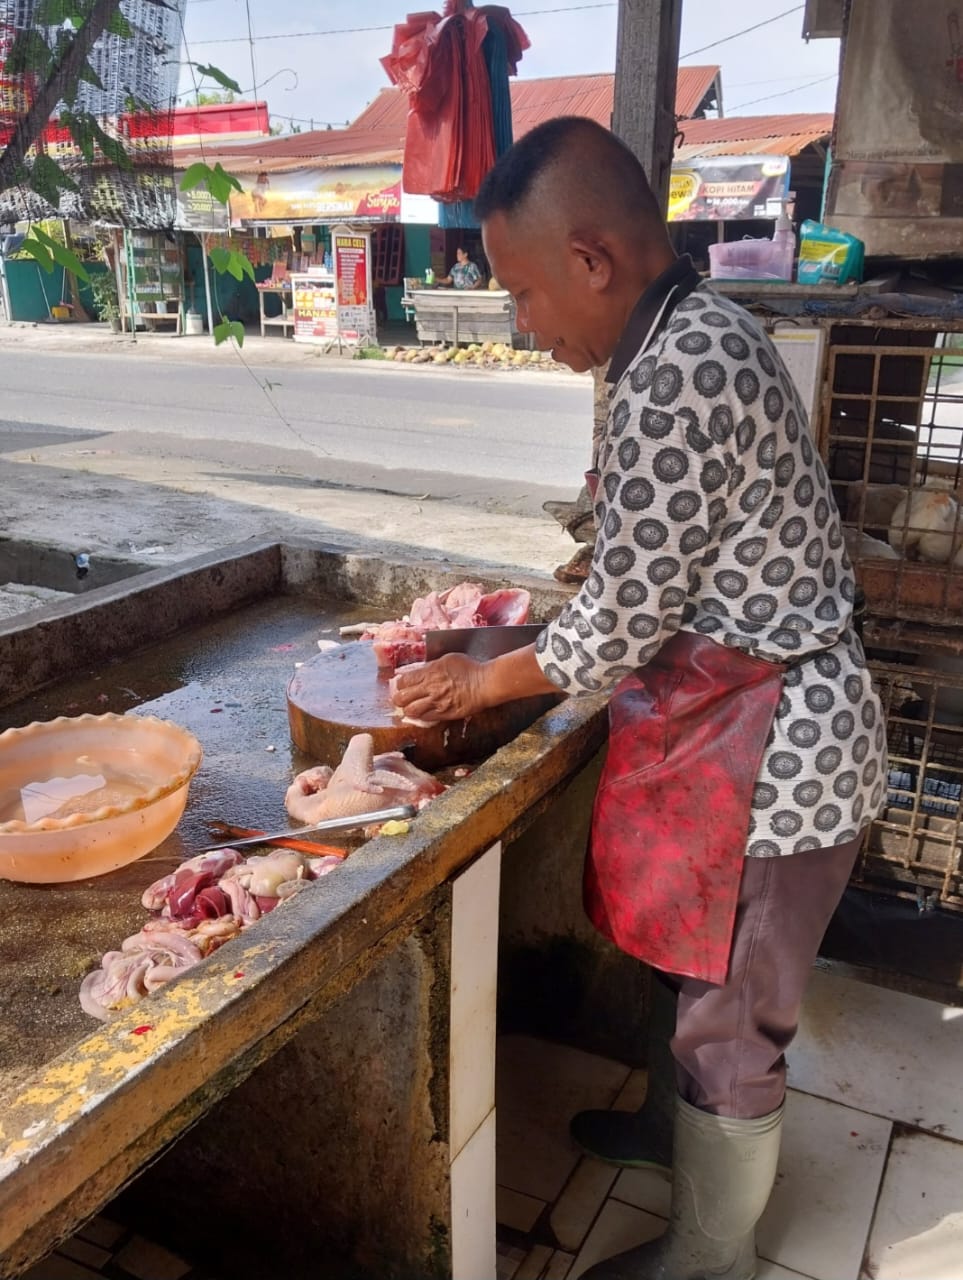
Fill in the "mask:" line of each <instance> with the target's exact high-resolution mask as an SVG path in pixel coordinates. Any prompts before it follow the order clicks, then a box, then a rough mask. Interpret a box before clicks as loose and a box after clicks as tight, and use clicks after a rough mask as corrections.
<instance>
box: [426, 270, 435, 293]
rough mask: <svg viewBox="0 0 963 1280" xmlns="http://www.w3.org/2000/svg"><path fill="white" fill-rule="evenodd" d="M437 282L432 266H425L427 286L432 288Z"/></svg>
mask: <svg viewBox="0 0 963 1280" xmlns="http://www.w3.org/2000/svg"><path fill="white" fill-rule="evenodd" d="M434 283H435V273H434V271H432V269H431V267H425V288H426V289H430V288H431V287H432V286H433V285H434Z"/></svg>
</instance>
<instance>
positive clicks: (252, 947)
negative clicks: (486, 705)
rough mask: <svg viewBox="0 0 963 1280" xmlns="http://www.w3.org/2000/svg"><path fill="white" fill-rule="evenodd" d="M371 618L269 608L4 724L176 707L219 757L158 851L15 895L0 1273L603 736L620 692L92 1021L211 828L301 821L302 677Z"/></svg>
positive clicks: (128, 1173) (256, 1056)
mask: <svg viewBox="0 0 963 1280" xmlns="http://www.w3.org/2000/svg"><path fill="white" fill-rule="evenodd" d="M370 615H371V607H370V606H368V607H361V606H359V605H358V604H357V603H354V602H352V603H348V602H347V601H338V600H337V599H335V600H333V601H332V600H331V599H330V598H328V600H327V601H326V603H322V602H321V601H320V600H319V599H318V598H317V597H316V596H313V595H310V596H308V595H305V594H303V593H302V594H280V595H274V596H270V597H268V598H267V599H264V600H262V601H260V602H258V603H254V604H249V605H246V606H244V607H242V608H239V609H237V610H236V611H235V612H233V613H231V614H228V615H225V616H223V617H222V618H221V619H220V620H219V621H216V622H214V623H209V624H203V625H199V626H192V627H188V628H186V629H184V630H183V631H182V632H180V633H179V634H177V635H176V636H174V637H172V638H168V639H164V640H162V641H160V642H159V643H158V644H156V645H154V646H151V647H150V648H147V649H141V650H140V651H139V652H138V653H136V655H135V656H133V657H126V658H121V659H120V660H118V661H115V662H110V663H105V664H104V665H103V666H102V667H101V668H100V669H99V670H97V671H95V672H85V673H78V676H77V678H76V679H69V680H66V681H60V682H59V683H58V684H56V685H53V686H51V687H49V688H48V689H46V690H45V691H43V692H42V693H40V694H38V695H35V696H32V697H30V698H27V699H24V700H22V701H21V702H19V703H17V704H14V705H11V706H9V707H6V708H4V709H2V710H0V728H7V727H10V726H13V725H19V724H24V723H28V722H29V721H30V720H32V719H49V718H52V717H55V716H57V715H62V714H68V715H77V714H81V713H83V712H91V713H98V712H103V711H134V712H142V713H144V714H151V715H157V716H160V717H164V718H169V719H172V720H174V721H176V722H177V723H179V724H181V725H183V726H184V727H186V728H188V729H190V730H192V731H193V732H194V733H195V734H196V735H197V737H198V738H199V740H200V741H201V744H202V746H203V748H204V752H205V757H204V760H203V763H202V765H201V768H200V771H199V773H198V774H197V776H196V778H195V780H194V782H193V784H192V787H191V792H190V796H189V800H188V807H187V811H186V813H185V815H184V818H183V819H182V821H181V823H180V825H179V827H178V829H177V831H176V832H175V833H174V835H173V836H172V837H171V838H170V839H169V840H168V841H167V842H165V844H164V845H163V846H161V848H159V849H158V850H156V851H155V852H154V853H153V854H151V855H148V856H147V857H146V858H144V859H142V860H140V861H138V862H136V863H132V864H131V865H129V866H128V867H126V868H123V869H121V870H119V871H117V872H114V873H111V874H109V875H106V876H102V877H97V878H95V879H92V880H89V881H79V882H75V883H73V884H66V885H61V886H50V887H39V888H38V887H31V886H26V885H18V884H13V883H10V882H6V881H0V911H2V912H3V920H4V927H3V929H2V930H0V1277H4V1278H6V1277H7V1276H16V1275H19V1274H20V1272H21V1271H22V1270H23V1269H25V1267H27V1266H29V1265H30V1263H32V1262H33V1261H35V1260H36V1259H37V1258H39V1257H41V1256H43V1255H44V1254H45V1253H46V1252H47V1251H48V1250H49V1249H50V1248H51V1247H52V1245H53V1244H55V1243H56V1241H57V1240H59V1239H62V1238H63V1237H64V1236H65V1235H67V1234H70V1233H71V1232H72V1231H73V1230H75V1229H76V1226H77V1225H78V1224H79V1223H80V1222H82V1221H84V1220H85V1218H86V1217H87V1216H89V1215H90V1214H91V1213H93V1212H95V1211H96V1210H97V1209H99V1208H100V1207H101V1206H102V1205H103V1204H104V1203H105V1202H106V1201H107V1200H108V1199H109V1198H110V1197H111V1196H112V1195H113V1194H115V1193H116V1191H117V1190H118V1188H120V1187H121V1186H123V1185H124V1184H125V1183H126V1182H127V1181H129V1179H130V1178H131V1177H133V1176H134V1175H136V1173H137V1172H138V1171H139V1170H140V1169H141V1168H142V1167H143V1166H144V1164H145V1163H147V1162H148V1161H150V1159H151V1158H152V1157H153V1156H154V1155H156V1154H157V1153H158V1152H159V1151H161V1150H163V1149H164V1147H165V1146H166V1145H168V1144H169V1143H170V1142H171V1141H172V1140H173V1139H175V1138H176V1137H178V1136H179V1135H180V1134H181V1133H182V1132H183V1131H184V1129H185V1128H187V1127H188V1126H189V1125H191V1124H192V1123H193V1122H194V1121H195V1120H197V1119H198V1118H199V1117H200V1116H202V1115H203V1114H205V1113H206V1112H207V1111H208V1110H210V1108H211V1107H212V1106H213V1105H214V1104H215V1103H216V1102H217V1101H218V1099H219V1098H221V1097H224V1096H225V1095H226V1094H228V1093H230V1092H231V1091H232V1090H233V1089H234V1088H236V1087H237V1085H238V1084H239V1083H240V1082H241V1081H242V1080H244V1079H245V1078H246V1077H247V1075H249V1074H250V1072H251V1071H253V1070H254V1069H255V1068H256V1067H257V1065H258V1064H259V1063H261V1062H263V1061H265V1060H266V1059H267V1058H268V1057H270V1056H271V1055H272V1054H273V1053H276V1052H277V1050H278V1049H279V1048H280V1047H281V1046H282V1045H284V1044H285V1043H287V1041H288V1040H289V1039H290V1038H291V1037H292V1036H294V1035H295V1034H296V1033H297V1031H298V1028H299V1026H300V1025H302V1024H303V1021H304V1019H306V1018H308V1019H310V1018H317V1017H318V1016H320V1015H321V1014H323V1012H324V1010H325V1009H326V1008H327V1007H328V1005H329V1004H330V1003H331V1002H332V1001H333V1000H334V999H336V998H337V994H338V992H339V991H340V990H343V989H346V984H348V985H350V984H351V983H352V982H353V981H355V980H356V977H357V975H358V974H359V973H361V972H363V971H364V967H365V965H366V964H367V963H371V962H373V959H374V957H375V956H376V955H378V954H381V953H383V951H384V948H386V947H389V946H391V947H393V946H397V945H398V940H400V939H402V938H404V937H405V936H406V931H408V930H410V929H412V928H414V927H416V926H417V924H418V921H419V920H420V919H421V918H422V916H423V915H424V913H425V911H426V910H428V906H427V904H428V902H429V900H430V898H431V897H432V895H433V894H434V893H435V891H436V889H437V887H438V886H439V885H442V884H445V883H446V882H448V881H450V880H451V879H452V877H453V876H455V875H457V874H458V873H459V872H460V871H461V870H463V869H464V868H465V867H466V866H467V865H468V864H469V863H471V862H472V861H473V859H474V858H476V857H477V856H478V855H480V854H481V853H483V852H484V851H485V850H486V849H488V848H490V847H491V845H492V844H494V843H495V842H496V841H500V840H501V841H509V842H510V841H511V840H512V839H514V838H515V837H516V836H517V834H518V833H519V832H521V831H523V830H524V829H525V828H526V827H527V825H528V824H529V823H530V822H531V821H533V820H534V817H535V816H536V815H537V814H538V813H539V812H541V810H542V808H544V806H545V805H547V804H549V803H550V801H551V798H552V796H553V795H554V794H555V792H556V790H557V789H559V788H561V787H563V786H565V785H566V784H567V782H568V781H569V780H570V779H571V778H572V777H573V776H574V775H575V774H576V773H577V772H578V771H579V770H580V769H582V768H583V767H584V766H585V765H587V764H588V763H589V761H591V760H592V759H593V758H594V756H595V754H596V753H597V751H598V750H599V748H600V746H601V745H602V743H603V742H604V739H605V733H606V725H605V709H604V700H602V699H600V698H598V697H590V698H584V699H572V700H566V701H563V702H561V703H560V704H559V705H558V706H557V707H555V708H553V709H552V710H550V711H549V712H547V713H546V714H545V715H544V716H542V718H541V719H540V720H538V721H536V722H535V723H534V724H533V725H531V727H530V728H528V729H526V730H524V731H523V732H522V733H520V734H519V735H518V736H517V737H516V738H515V739H514V740H513V741H512V742H510V743H509V744H508V745H507V746H505V747H504V748H502V749H501V750H499V751H497V752H496V753H495V754H494V755H493V756H491V757H490V758H489V759H487V760H485V761H484V762H483V763H482V764H480V765H479V767H477V768H476V769H474V770H473V771H472V772H471V773H470V776H468V777H466V778H465V779H463V780H461V781H459V782H458V784H457V785H456V786H453V787H451V788H450V789H449V791H448V792H447V793H446V794H444V795H442V796H440V797H438V798H437V799H436V800H434V801H433V802H432V804H431V805H429V806H428V807H427V808H426V809H425V810H424V811H423V812H422V813H420V814H419V815H418V817H417V818H416V819H415V820H414V821H413V822H412V823H411V829H410V831H409V833H408V834H406V835H402V836H394V837H393V836H383V837H379V838H377V839H372V840H367V841H364V842H362V843H360V844H355V845H354V846H353V852H352V856H351V857H350V858H349V859H348V861H347V862H346V863H345V865H344V867H342V868H339V869H338V870H337V871H336V872H334V873H333V874H331V875H329V876H326V877H325V878H324V879H323V880H321V881H320V882H319V883H318V884H317V885H316V886H313V887H312V888H311V889H309V890H307V891H305V892H304V893H301V894H298V895H296V896H295V897H294V898H293V899H292V900H290V901H289V902H287V903H285V904H284V905H283V907H281V908H279V909H278V910H276V911H274V912H272V913H270V914H269V915H268V916H266V917H264V918H262V919H261V920H259V921H258V922H257V923H256V924H255V925H253V926H251V927H250V928H248V929H246V930H245V931H244V932H243V933H242V934H241V935H240V936H239V937H237V938H235V939H233V940H232V941H231V942H229V943H227V944H226V945H225V946H223V947H222V948H220V949H219V950H218V951H216V952H215V953H214V954H213V955H211V956H210V957H208V959H207V960H205V961H204V962H202V963H201V964H200V965H197V966H195V967H194V968H193V969H190V970H188V971H187V972H186V973H185V974H183V975H182V976H180V977H178V978H177V979H175V980H174V981H173V982H171V983H169V984H167V985H166V986H165V987H163V988H161V989H160V990H159V991H158V992H155V993H154V994H153V995H151V996H148V997H146V998H144V999H142V1000H140V1001H137V1002H136V1003H135V1004H134V1005H133V1006H132V1007H130V1008H128V1009H125V1010H122V1011H120V1012H119V1013H118V1014H117V1016H116V1017H115V1018H113V1019H111V1021H110V1022H108V1023H105V1024H101V1023H98V1022H96V1021H95V1020H94V1019H92V1018H89V1017H88V1016H87V1015H85V1014H84V1013H83V1011H82V1010H81V1008H80V1005H79V1001H78V995H77V993H78V990H79V986H80V982H81V980H82V978H83V976H84V975H85V974H86V973H87V972H89V971H90V970H91V969H92V968H94V967H95V966H96V965H97V963H98V962H99V960H100V957H101V955H102V954H103V953H104V951H106V950H110V949H113V948H115V947H117V946H118V945H119V944H120V943H121V941H122V940H123V939H124V938H125V937H127V936H128V935H130V934H131V933H133V932H135V931H136V930H137V929H138V928H140V927H141V925H142V924H143V922H144V921H145V920H146V919H147V912H146V911H145V910H144V909H143V907H142V906H141V903H140V897H141V894H142V892H143V890H144V888H145V887H146V886H147V885H148V884H150V883H151V882H152V881H153V880H155V879H157V878H158V877H160V876H161V875H163V874H165V873H166V872H167V871H168V870H170V869H171V868H172V867H173V866H174V865H176V864H177V863H178V862H179V861H180V860H181V859H182V858H184V857H186V856H190V855H191V854H193V853H195V852H196V851H197V849H198V848H199V847H200V846H202V845H204V844H207V843H209V842H210V840H209V833H208V829H207V825H206V824H207V823H208V822H209V821H211V820H215V819H223V820H226V821H228V822H232V823H236V824H239V825H245V826H254V827H259V828H264V829H270V828H273V827H275V826H276V825H277V826H280V827H283V826H285V825H287V819H286V815H285V811H284V807H283V797H284V792H285V790H286V788H287V786H288V784H289V782H290V780H291V778H292V776H293V774H294V772H296V771H297V770H299V769H301V768H303V767H305V766H306V765H307V764H308V763H311V762H310V761H308V760H307V759H306V758H304V757H303V756H301V755H300V753H299V752H297V751H296V750H295V749H294V748H293V747H292V746H291V742H290V735H289V728H288V720H287V707H286V701H285V689H286V685H287V682H288V680H289V679H290V677H291V675H292V673H293V671H294V669H295V663H297V662H304V661H306V660H307V659H308V658H310V657H313V656H314V655H315V654H316V653H317V652H318V646H317V642H318V640H319V639H325V638H336V637H337V631H338V627H339V625H343V624H345V623H348V622H356V621H359V620H364V619H366V618H368V617H369V616H370ZM268 747H274V748H276V749H275V750H274V751H269V750H268ZM392 939H394V940H395V941H391V940H392ZM353 975H354V976H353Z"/></svg>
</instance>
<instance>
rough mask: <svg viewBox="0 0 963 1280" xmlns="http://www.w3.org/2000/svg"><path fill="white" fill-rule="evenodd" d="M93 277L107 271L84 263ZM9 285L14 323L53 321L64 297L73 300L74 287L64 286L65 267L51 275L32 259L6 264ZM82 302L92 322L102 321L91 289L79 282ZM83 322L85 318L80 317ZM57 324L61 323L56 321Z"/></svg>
mask: <svg viewBox="0 0 963 1280" xmlns="http://www.w3.org/2000/svg"><path fill="white" fill-rule="evenodd" d="M84 266H85V267H86V269H87V272H88V274H89V275H92V276H95V275H100V274H101V273H102V272H106V270H107V268H106V267H105V266H104V265H103V264H102V263H100V262H87V263H84ZM6 273H7V284H8V285H9V288H10V310H11V312H12V315H11V317H10V319H11V320H20V321H23V322H25V323H29V322H31V321H33V322H34V323H38V322H41V321H44V320H50V318H51V317H50V307H54V306H57V305H58V304H59V303H60V301H61V299H62V298H66V300H67V301H68V302H69V301H70V288H69V286H68V287H67V288H65V287H64V271H63V267H58V266H54V269H53V271H51V272H50V273H49V274H48V273H47V272H46V271H44V270H43V269H42V267H40V266H38V265H37V263H36V262H34V261H32V260H31V259H29V258H14V259H12V260H11V261H8V262H7V263H6ZM77 284H78V287H79V289H80V302H81V305H82V306H83V307H84V309H85V310H86V312H87V315H88V316H90V317H91V318H92V319H94V320H96V319H98V316H97V312H96V310H95V308H94V300H93V296H92V295H91V292H90V286H89V285H88V284H86V283H85V282H84V281H83V280H78V281H77ZM77 318H78V319H79V320H83V319H84V317H83V316H79V317H77ZM54 323H58V322H57V321H54Z"/></svg>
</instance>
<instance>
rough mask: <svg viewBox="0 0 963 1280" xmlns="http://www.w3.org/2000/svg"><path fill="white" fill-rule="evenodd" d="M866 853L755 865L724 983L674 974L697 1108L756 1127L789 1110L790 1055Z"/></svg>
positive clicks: (746, 872) (677, 1044) (843, 851)
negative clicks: (810, 988) (831, 933)
mask: <svg viewBox="0 0 963 1280" xmlns="http://www.w3.org/2000/svg"><path fill="white" fill-rule="evenodd" d="M859 845H860V841H859V840H858V839H857V840H853V841H851V842H850V843H849V844H845V845H839V846H837V847H835V848H830V849H813V850H810V851H809V852H808V853H794V854H792V855H790V856H788V857H784V858H746V860H745V866H744V868H743V872H742V880H741V883H740V886H739V903H738V907H737V909H736V922H735V929H734V932H733V938H732V952H731V958H730V962H729V973H728V976H727V979H726V983H725V985H724V986H714V985H712V984H710V983H708V982H700V981H697V980H696V979H694V978H679V977H673V976H672V975H666V977H667V978H668V980H669V981H670V982H671V984H672V985H673V986H674V987H676V988H677V989H678V992H679V1003H678V1013H677V1016H676V1031H675V1036H674V1037H673V1039H672V1045H671V1047H672V1053H673V1056H674V1057H675V1061H676V1075H677V1082H678V1088H679V1093H680V1094H681V1095H682V1097H683V1098H684V1099H685V1101H686V1102H688V1103H691V1105H692V1106H694V1107H698V1108H699V1109H700V1110H702V1111H708V1112H711V1113H712V1114H713V1115H718V1116H728V1117H730V1118H732V1119H738V1120H754V1119H757V1118H758V1117H760V1116H766V1115H769V1114H770V1112H772V1111H775V1110H776V1108H777V1107H779V1106H780V1105H781V1104H782V1101H783V1098H784V1096H785V1092H786V1060H785V1057H784V1054H785V1052H786V1050H787V1049H788V1047H789V1045H790V1043H791V1042H792V1039H793V1037H794V1036H795V1034H796V1029H797V1027H798V1025H799V1010H800V1007H801V1005H802V999H803V995H804V993H805V990H806V983H807V981H808V979H809V975H810V972H811V971H812V967H813V963H814V961H815V959H816V955H817V953H818V950H819V944H820V942H821V941H822V938H823V934H824V933H825V932H826V928H827V926H828V924H829V921H830V917H831V916H832V914H833V912H834V911H835V909H836V907H837V905H838V903H839V900H840V898H841V897H842V896H843V891H844V890H845V888H846V884H847V882H848V880H849V877H850V874H851V872H852V869H853V865H854V863H855V861H856V855H857V853H858V852H859Z"/></svg>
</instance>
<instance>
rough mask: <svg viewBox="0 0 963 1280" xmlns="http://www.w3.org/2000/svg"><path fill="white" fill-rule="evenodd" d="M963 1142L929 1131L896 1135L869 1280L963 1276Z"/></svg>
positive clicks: (950, 1279) (957, 1279)
mask: <svg viewBox="0 0 963 1280" xmlns="http://www.w3.org/2000/svg"><path fill="white" fill-rule="evenodd" d="M961 1187H963V1147H961V1146H959V1145H958V1144H956V1143H953V1142H948V1141H946V1139H944V1138H933V1137H931V1136H930V1135H929V1134H923V1133H904V1134H899V1135H897V1137H895V1138H894V1139H893V1145H892V1149H891V1151H890V1157H889V1161H888V1163H887V1165H886V1175H885V1177H884V1178H883V1188H882V1191H881V1192H880V1197H879V1205H878V1207H877V1210H876V1220H875V1222H874V1224H873V1231H872V1235H871V1236H870V1244H869V1253H868V1262H869V1265H868V1267H867V1269H866V1271H865V1272H864V1280H868V1278H869V1277H873V1280H960V1276H963V1194H961Z"/></svg>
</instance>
